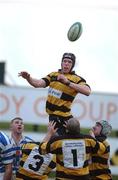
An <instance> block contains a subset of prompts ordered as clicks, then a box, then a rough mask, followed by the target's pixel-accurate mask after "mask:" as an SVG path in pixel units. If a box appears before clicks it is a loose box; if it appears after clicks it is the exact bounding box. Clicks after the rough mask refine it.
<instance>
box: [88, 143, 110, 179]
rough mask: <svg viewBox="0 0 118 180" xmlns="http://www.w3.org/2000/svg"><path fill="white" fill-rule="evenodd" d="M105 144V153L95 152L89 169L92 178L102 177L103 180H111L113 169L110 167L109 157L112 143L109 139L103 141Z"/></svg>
mask: <svg viewBox="0 0 118 180" xmlns="http://www.w3.org/2000/svg"><path fill="white" fill-rule="evenodd" d="M102 143H103V144H104V146H105V153H104V154H97V153H95V154H93V155H92V158H91V161H90V165H89V169H90V175H91V179H92V180H94V179H101V180H103V179H104V180H105V179H106V180H111V179H112V176H111V171H110V169H109V158H110V145H109V144H108V142H107V141H103V142H102Z"/></svg>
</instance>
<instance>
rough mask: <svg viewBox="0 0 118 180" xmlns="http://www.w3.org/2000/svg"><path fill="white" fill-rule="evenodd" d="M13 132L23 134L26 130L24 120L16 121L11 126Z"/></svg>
mask: <svg viewBox="0 0 118 180" xmlns="http://www.w3.org/2000/svg"><path fill="white" fill-rule="evenodd" d="M11 130H12V132H14V133H18V134H22V132H23V130H24V124H23V121H22V120H19V119H16V120H14V121H13V122H12V124H11Z"/></svg>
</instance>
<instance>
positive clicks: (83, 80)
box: [74, 73, 86, 82]
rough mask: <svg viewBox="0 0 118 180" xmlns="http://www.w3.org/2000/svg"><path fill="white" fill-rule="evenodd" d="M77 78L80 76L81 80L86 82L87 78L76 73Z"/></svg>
mask: <svg viewBox="0 0 118 180" xmlns="http://www.w3.org/2000/svg"><path fill="white" fill-rule="evenodd" d="M74 75H75V76H76V77H77V78H79V79H80V80H81V81H84V82H86V80H85V79H84V78H83V77H82V76H80V75H78V74H76V73H75V74H74Z"/></svg>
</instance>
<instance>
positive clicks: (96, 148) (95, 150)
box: [92, 142, 99, 154]
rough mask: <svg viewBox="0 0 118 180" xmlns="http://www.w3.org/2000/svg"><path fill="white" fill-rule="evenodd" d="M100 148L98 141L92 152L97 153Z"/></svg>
mask: <svg viewBox="0 0 118 180" xmlns="http://www.w3.org/2000/svg"><path fill="white" fill-rule="evenodd" d="M98 150H99V144H98V143H97V142H96V145H95V147H94V148H93V149H92V153H93V154H96V153H97V152H98Z"/></svg>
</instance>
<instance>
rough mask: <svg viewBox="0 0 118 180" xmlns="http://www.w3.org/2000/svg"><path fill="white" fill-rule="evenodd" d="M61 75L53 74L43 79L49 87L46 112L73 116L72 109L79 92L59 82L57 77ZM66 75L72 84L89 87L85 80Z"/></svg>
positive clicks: (71, 74) (76, 76)
mask: <svg viewBox="0 0 118 180" xmlns="http://www.w3.org/2000/svg"><path fill="white" fill-rule="evenodd" d="M59 74H61V72H60V71H58V72H52V73H50V74H49V75H47V76H46V77H45V78H43V80H45V82H46V86H49V90H48V98H47V102H46V111H47V113H48V114H53V115H57V116H62V117H68V116H70V115H71V114H70V107H71V104H72V102H73V100H74V98H75V96H76V95H77V93H78V92H77V91H75V90H74V89H72V88H70V87H69V86H67V85H65V84H63V83H61V82H59V81H58V80H57V76H58V75H59ZM64 75H65V76H66V77H67V79H68V80H69V81H70V82H73V83H75V84H81V85H86V86H88V85H87V84H86V81H85V79H83V78H82V77H80V76H78V75H76V74H75V73H69V74H64Z"/></svg>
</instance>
